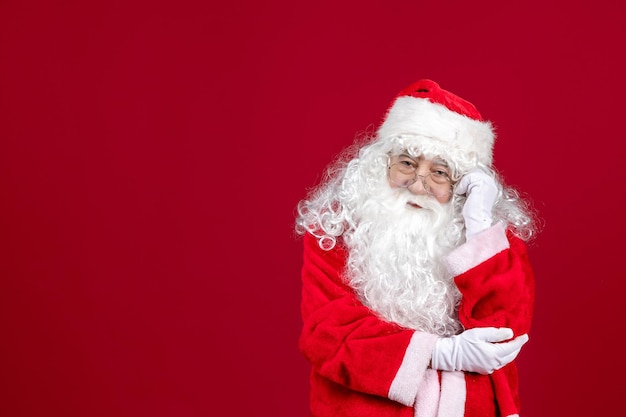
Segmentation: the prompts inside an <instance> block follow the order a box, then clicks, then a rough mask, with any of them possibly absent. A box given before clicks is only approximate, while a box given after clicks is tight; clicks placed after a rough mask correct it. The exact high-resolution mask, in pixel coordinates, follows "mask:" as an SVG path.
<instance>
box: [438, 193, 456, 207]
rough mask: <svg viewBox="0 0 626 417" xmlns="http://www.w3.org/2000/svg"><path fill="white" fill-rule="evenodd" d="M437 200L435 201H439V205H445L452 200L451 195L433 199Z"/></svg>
mask: <svg viewBox="0 0 626 417" xmlns="http://www.w3.org/2000/svg"><path fill="white" fill-rule="evenodd" d="M435 198H436V199H437V201H439V202H440V203H441V204H446V203H447V202H448V201H450V200H451V199H452V193H450V194H447V195H444V196H442V197H435Z"/></svg>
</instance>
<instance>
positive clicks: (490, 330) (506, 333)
mask: <svg viewBox="0 0 626 417" xmlns="http://www.w3.org/2000/svg"><path fill="white" fill-rule="evenodd" d="M483 329H484V334H483V340H484V341H485V342H491V343H496V342H504V341H505V340H509V339H510V338H512V337H513V330H511V329H509V328H508V327H499V328H498V327H485V328H483Z"/></svg>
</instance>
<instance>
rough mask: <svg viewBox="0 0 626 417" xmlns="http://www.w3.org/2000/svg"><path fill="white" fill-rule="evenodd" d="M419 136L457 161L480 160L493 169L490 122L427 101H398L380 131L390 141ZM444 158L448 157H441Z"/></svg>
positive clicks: (403, 99) (417, 99)
mask: <svg viewBox="0 0 626 417" xmlns="http://www.w3.org/2000/svg"><path fill="white" fill-rule="evenodd" d="M403 135H416V136H424V137H427V138H431V139H433V140H435V141H437V142H440V143H439V145H441V147H442V149H445V150H446V151H445V152H443V153H444V154H445V155H448V156H450V157H452V158H454V159H456V158H455V156H457V157H458V156H463V157H464V159H470V160H476V161H477V162H480V163H482V164H485V165H487V166H490V165H491V161H492V154H493V143H494V140H495V133H494V130H493V127H492V125H491V123H490V122H487V121H479V120H475V119H471V118H469V117H467V116H464V115H462V114H459V113H456V112H453V111H451V110H449V109H448V108H447V107H445V106H443V105H441V104H437V103H433V102H431V101H430V100H428V99H426V98H416V97H410V96H402V97H398V98H397V99H396V101H395V102H394V103H393V105H392V106H391V108H390V109H389V112H388V114H387V116H386V118H385V121H384V122H383V124H382V125H381V127H380V128H379V130H378V137H379V139H381V140H386V139H389V138H393V137H398V136H403ZM441 156H442V157H443V156H444V155H441Z"/></svg>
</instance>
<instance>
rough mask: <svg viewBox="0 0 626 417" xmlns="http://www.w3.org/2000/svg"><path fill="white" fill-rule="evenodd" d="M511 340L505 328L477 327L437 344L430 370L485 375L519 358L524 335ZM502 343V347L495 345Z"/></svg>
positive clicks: (524, 339) (511, 334)
mask: <svg viewBox="0 0 626 417" xmlns="http://www.w3.org/2000/svg"><path fill="white" fill-rule="evenodd" d="M512 337H513V331H512V330H511V329H509V328H506V327H503V328H495V327H477V328H475V329H469V330H466V331H464V332H463V333H461V334H458V335H456V336H452V337H444V338H441V339H439V340H437V343H435V348H434V349H433V356H432V362H431V367H432V369H437V370H439V371H466V372H477V373H479V374H483V375H487V374H491V373H492V372H493V371H495V370H497V369H500V368H502V367H503V366H505V365H507V364H508V363H509V362H511V361H512V360H513V359H515V357H516V356H517V355H518V354H519V352H520V350H521V349H522V346H523V345H524V343H526V342H527V341H528V335H525V334H524V335H521V336H518V337H516V338H515V339H513V340H511V341H509V342H504V341H505V340H508V339H510V338H512ZM496 342H503V343H496Z"/></svg>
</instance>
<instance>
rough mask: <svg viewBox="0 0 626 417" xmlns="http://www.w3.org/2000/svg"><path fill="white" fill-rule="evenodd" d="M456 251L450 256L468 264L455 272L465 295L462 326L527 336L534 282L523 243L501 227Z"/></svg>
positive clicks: (461, 307)
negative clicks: (489, 328) (511, 331)
mask: <svg viewBox="0 0 626 417" xmlns="http://www.w3.org/2000/svg"><path fill="white" fill-rule="evenodd" d="M459 249H460V250H461V251H460V252H457V251H458V250H459ZM457 251H455V252H453V253H452V254H451V255H450V256H451V257H452V258H454V257H457V259H458V256H465V258H464V259H465V261H466V263H465V266H464V267H463V268H460V269H461V270H458V269H457V270H455V271H453V272H454V273H455V275H456V277H455V282H456V285H457V287H458V288H459V290H460V291H461V293H462V299H461V304H460V307H459V319H460V320H461V322H462V323H463V325H464V326H465V327H466V328H474V327H510V328H511V329H513V332H514V333H515V335H516V336H517V335H520V334H524V333H528V331H529V330H530V325H531V320H532V313H533V306H534V297H535V281H534V274H533V271H532V269H531V266H530V262H529V260H528V253H527V250H526V245H525V244H524V242H523V241H521V240H520V239H518V238H517V237H515V236H513V235H512V234H511V233H508V232H506V231H505V230H504V227H503V226H501V225H498V226H494V227H492V228H491V229H489V230H487V231H486V232H483V233H482V234H480V235H478V236H476V237H475V238H474V239H472V240H471V241H469V242H468V243H466V244H465V245H462V246H461V247H459V248H458V249H457ZM468 259H469V260H470V261H469V262H468V261H467V260H468ZM457 266H458V263H457Z"/></svg>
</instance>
